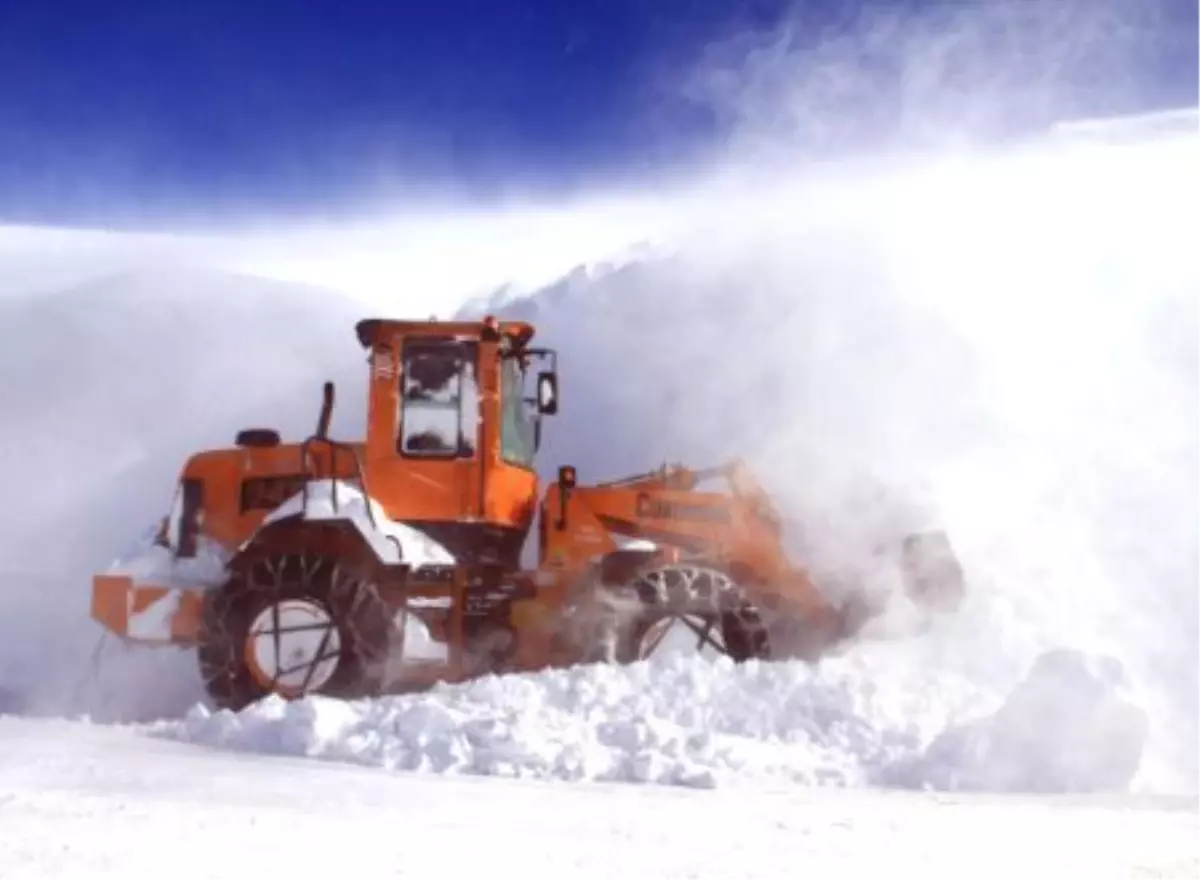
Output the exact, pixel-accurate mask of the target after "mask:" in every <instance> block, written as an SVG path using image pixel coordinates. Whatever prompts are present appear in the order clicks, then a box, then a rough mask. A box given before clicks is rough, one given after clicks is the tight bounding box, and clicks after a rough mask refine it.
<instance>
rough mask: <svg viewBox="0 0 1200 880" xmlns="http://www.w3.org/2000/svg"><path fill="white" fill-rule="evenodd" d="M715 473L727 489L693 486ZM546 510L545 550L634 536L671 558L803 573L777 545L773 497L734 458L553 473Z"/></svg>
mask: <svg viewBox="0 0 1200 880" xmlns="http://www.w3.org/2000/svg"><path fill="white" fill-rule="evenodd" d="M720 477H724V478H725V480H726V482H727V488H728V491H727V492H721V491H700V490H698V489H697V488H696V486H698V485H699V484H700V483H701V482H704V481H706V480H711V479H715V478H720ZM546 510H547V513H548V515H549V516H550V518H551V519H552V520H553V522H552V523H551V524H550V525H549V527H548V532H547V540H548V546H549V548H550V551H551V555H553V554H554V553H558V554H559V555H560V556H562V557H565V558H567V559H568V560H571V561H572V562H574V563H576V564H582V563H583V562H584V561H585V559H586V558H594V556H595V555H597V554H598V553H600V552H604V551H609V550H616V549H621V548H622V547H624V546H626V543H627V541H628V540H634V541H648V542H652V543H653V544H654V545H655V548H656V549H657V550H658V551H659V552H660V553H663V554H666V555H669V556H672V557H674V558H690V557H704V558H705V559H708V560H711V561H713V562H715V563H718V564H723V565H728V566H730V567H735V568H737V569H738V570H739V571H740V572H742V573H743V575H744V576H746V577H749V578H751V579H752V580H754V581H756V582H759V583H764V584H767V583H773V582H779V581H784V580H793V579H795V578H796V577H797V576H799V577H803V576H804V575H803V572H800V571H799V570H797V569H796V568H795V567H794V566H793V565H792V564H791V562H790V560H789V559H788V558H787V555H786V553H785V552H784V550H783V544H782V533H781V527H780V519H779V516H778V514H777V512H776V510H775V507H774V505H773V504H772V503H771V501H770V499H769V498H768V497H767V495H766V493H765V492H763V491H762V489H761V488H760V487H759V486H758V484H757V482H756V481H754V480H753V478H752V477H751V476H750V475H749V472H748V471H747V470H746V469H745V467H744V466H743V465H741V463H740V462H736V461H735V462H732V463H730V464H725V465H721V466H719V467H715V468H706V469H692V468H687V467H683V466H679V465H676V466H672V467H665V468H663V469H661V470H659V471H656V472H651V473H648V474H641V475H638V476H635V477H630V478H626V479H622V480H614V481H611V482H607V483H600V484H596V485H588V486H577V485H574V484H573V482H572V481H563V480H561V479H560V481H559V482H558V483H555V484H553V485H552V486H551V487H550V488H549V490H548V493H547V503H546ZM601 536H604V537H601ZM568 564H569V563H568Z"/></svg>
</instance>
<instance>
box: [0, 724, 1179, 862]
mask: <svg viewBox="0 0 1200 880" xmlns="http://www.w3.org/2000/svg"><path fill="white" fill-rule="evenodd" d="M0 754H3V755H4V760H3V762H0V828H3V829H4V833H3V834H2V835H0V876H3V877H5V878H12V880H26V878H29V880H32V878H39V880H40V878H50V877H70V878H83V877H96V878H100V877H121V878H131V877H134V878H142V877H160V876H162V874H163V872H164V870H167V871H169V872H170V873H171V875H172V876H174V877H179V878H181V880H184V878H186V880H192V878H195V880H201V878H208V877H212V878H226V877H229V876H230V873H231V871H232V872H233V873H234V874H236V875H238V876H259V875H266V874H270V875H271V876H304V877H311V876H343V875H345V874H346V873H347V872H348V871H349V872H352V873H353V875H354V876H355V877H356V878H359V877H361V878H364V880H365V878H374V877H392V878H428V877H477V876H492V875H493V874H495V873H496V872H510V871H519V872H520V873H521V874H522V875H523V876H527V877H534V878H541V877H571V878H578V880H586V878H597V880H609V878H612V877H614V876H634V877H654V878H660V880H674V878H694V877H730V878H763V877H780V876H788V875H791V874H793V873H795V872H797V871H802V872H803V873H804V874H805V875H811V876H820V877H830V878H832V877H862V876H891V875H893V874H894V875H896V876H910V875H914V874H915V875H919V876H921V877H927V878H932V877H963V876H971V877H988V878H990V877H996V878H1007V877H1047V878H1049V877H1095V878H1108V877H1112V878H1117V877H1131V876H1154V877H1194V876H1196V873H1197V871H1198V870H1200V860H1198V852H1197V844H1196V820H1195V813H1194V812H1193V810H1194V803H1192V804H1189V803H1187V802H1177V801H1172V800H1168V799H1144V800H1140V801H1139V800H1132V799H1125V800H1124V801H1122V802H1116V801H1111V800H1104V799H1092V800H1090V801H1078V800H1074V799H1041V800H1036V799H1012V798H1009V799H1003V800H1002V799H996V798H985V797H961V796H960V797H951V796H945V797H940V798H936V799H935V798H928V797H924V796H921V795H915V794H904V793H896V794H892V795H884V796H881V795H878V794H874V793H868V792H861V791H837V792H831V791H824V790H812V789H805V788H802V787H796V786H787V787H773V788H769V789H766V790H764V789H757V790H750V791H742V792H737V791H721V792H720V793H717V792H709V791H695V790H685V789H678V788H676V789H655V788H647V787H645V786H608V785H597V786H579V785H569V784H555V783H544V782H537V781H523V780H508V781H505V780H494V779H493V780H479V779H469V778H468V779H445V778H433V777H421V776H413V775H408V774H391V773H380V772H377V771H371V770H366V769H364V768H360V767H354V766H347V765H344V764H342V765H339V764H331V763H318V762H312V761H303V760H295V759H290V758H270V759H265V760H264V759H261V758H258V757H256V756H249V755H237V754H229V753H224V754H223V753H220V752H213V751H209V750H204V749H196V748H193V747H189V746H184V745H180V744H178V743H171V742H164V741H160V740H151V741H147V740H146V739H145V738H144V737H140V736H137V735H136V734H134V733H131V732H130V731H127V730H121V729H113V728H102V727H96V728H93V727H89V726H87V725H79V724H73V723H66V722H29V721H22V720H15V719H3V718H0Z"/></svg>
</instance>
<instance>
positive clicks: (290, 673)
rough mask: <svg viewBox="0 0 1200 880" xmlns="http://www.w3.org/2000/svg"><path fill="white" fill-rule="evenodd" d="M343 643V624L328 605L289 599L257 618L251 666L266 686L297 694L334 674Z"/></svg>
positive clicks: (249, 641)
mask: <svg viewBox="0 0 1200 880" xmlns="http://www.w3.org/2000/svg"><path fill="white" fill-rule="evenodd" d="M341 647H342V644H341V637H340V635H339V633H338V630H337V627H336V625H335V624H334V622H333V619H332V618H331V617H330V615H329V612H328V611H326V610H325V608H324V607H322V606H321V605H320V604H318V603H316V602H312V601H309V600H305V599H287V600H284V601H282V602H278V603H276V604H273V605H271V606H269V607H267V608H264V609H263V610H262V611H261V612H260V613H259V614H258V616H257V617H255V618H254V621H253V623H251V625H250V631H249V633H248V634H247V636H246V665H247V666H248V667H249V668H250V672H251V673H252V674H253V675H254V677H255V679H257V680H258V682H259V684H260V685H262V686H263V687H264V688H267V689H268V690H271V691H274V692H276V693H278V694H280V695H282V696H284V697H288V698H295V697H299V696H302V695H303V694H306V693H311V692H313V691H316V690H319V689H320V688H321V687H322V686H323V685H325V684H326V683H327V682H328V681H329V680H330V679H331V678H333V674H334V673H335V672H336V671H337V667H338V659H339V655H340V653H341Z"/></svg>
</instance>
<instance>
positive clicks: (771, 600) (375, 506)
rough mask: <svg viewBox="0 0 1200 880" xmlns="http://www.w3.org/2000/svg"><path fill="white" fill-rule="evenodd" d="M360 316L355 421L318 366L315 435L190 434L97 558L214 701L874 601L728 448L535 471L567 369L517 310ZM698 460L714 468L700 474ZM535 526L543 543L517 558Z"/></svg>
mask: <svg viewBox="0 0 1200 880" xmlns="http://www.w3.org/2000/svg"><path fill="white" fill-rule="evenodd" d="M356 332H357V336H358V340H359V342H360V344H361V345H362V346H363V348H364V349H365V350H366V351H367V353H368V358H367V363H368V365H369V378H368V380H367V382H368V394H367V422H368V424H367V426H366V436H365V439H362V440H356V441H354V442H343V441H340V440H336V439H334V438H333V437H331V436H330V434H329V427H330V418H331V412H332V407H333V403H334V388H333V385H332V383H326V384H325V387H324V397H323V401H322V404H321V408H320V412H319V416H318V419H317V427H316V430H315V433H314V434H313V435H311V436H309V437H308V438H306V439H305V440H303V442H299V443H283V442H281V439H280V437H279V435H278V433H277V432H276V431H274V430H270V429H262V428H255V429H248V430H244V431H242V432H240V433H239V434H238V436H237V438H236V442H235V444H234V445H233V446H232V447H230V448H226V449H216V450H208V451H203V452H199V453H198V454H195V455H193V456H192V457H191V458H189V459H188V461H187V462H186V464H185V465H184V468H183V470H182V473H181V475H180V478H179V481H178V485H177V486H176V487H175V497H174V503H173V505H172V507H171V509H170V512H169V513H168V514H167V515H166V516H165V517H163V519H162V521H161V525H160V526H159V528H158V530H157V534H156V537H155V538H154V540H153V542H152V544H151V546H149V547H148V549H147V552H146V553H145V554H143V555H142V556H141V557H139V558H137V559H135V560H133V561H131V562H127V563H119V564H117V565H114V566H113V567H112V569H110V570H109V571H107V572H105V573H103V574H98V575H96V576H95V577H94V579H93V585H92V602H91V614H92V617H93V618H94V619H95V620H96V621H98V622H99V623H100V624H101V626H102V627H104V628H105V630H107V631H108V632H110V633H113V634H115V635H117V636H119V637H120V638H121V639H122V640H124V641H126V642H128V643H132V644H135V645H174V646H180V647H184V648H186V649H188V650H193V651H194V652H195V654H196V657H197V660H198V664H199V670H200V674H201V678H202V679H203V682H204V686H205V688H206V690H207V693H208V695H209V697H210V699H211V700H212V702H213V703H214V704H215V705H216V706H217V707H219V708H229V709H233V710H237V709H240V708H242V707H244V706H247V705H249V704H251V703H253V702H256V701H257V700H259V699H261V698H263V697H265V696H267V695H270V694H277V695H279V696H280V697H282V698H284V699H289V700H290V699H298V698H301V697H303V696H305V695H308V694H321V695H326V696H331V697H338V698H343V699H354V698H361V697H368V696H376V695H380V694H384V693H398V692H404V691H412V690H417V689H422V688H426V687H429V686H431V685H433V684H435V683H437V682H457V681H463V680H466V679H469V678H472V677H475V676H479V675H486V674H501V673H506V672H519V671H533V670H538V669H544V668H547V667H553V666H564V665H573V664H579V663H594V662H609V663H629V662H634V661H638V660H641V659H645V658H648V657H650V656H652V655H653V654H654V652H655V651H656V650H657V648H658V646H659V645H660V644H661V639H662V636H663V635H664V633H665V632H666V631H667V630H668V629H669V628H677V626H678V625H679V624H683V625H684V626H686V627H687V628H688V630H690V633H688V637H689V638H694V639H695V644H696V646H704V647H705V648H710V649H713V650H714V651H716V652H719V653H722V654H726V655H728V656H729V657H731V658H732V659H733V660H734V661H735V662H740V661H745V660H748V659H751V658H759V659H775V658H801V659H805V660H808V661H811V662H816V661H818V660H819V659H820V658H821V656H822V655H823V654H825V653H826V652H827V651H829V650H830V649H831V648H832V647H834V646H836V645H838V644H839V643H842V642H844V641H846V640H847V639H851V638H852V637H853V636H854V635H855V633H856V632H857V631H858V630H859V629H860V628H861V626H862V625H863V623H864V622H865V621H866V620H867V619H869V618H870V617H871V615H872V611H871V609H870V608H869V607H868V606H867V605H866V604H865V603H864V602H862V601H853V600H852V601H849V602H845V603H843V604H840V605H837V606H835V605H833V604H832V603H831V602H830V601H829V600H828V599H826V598H825V597H824V596H823V594H822V592H821V591H820V590H819V589H818V588H817V586H816V585H815V584H814V582H813V580H812V579H811V578H810V576H809V574H808V573H807V572H806V570H805V569H804V568H802V567H798V566H796V565H794V564H793V563H792V562H791V561H790V560H789V559H788V557H787V555H786V554H785V551H784V548H783V541H782V532H781V530H782V526H781V519H780V516H779V514H778V513H777V511H776V509H775V507H774V506H773V503H772V501H771V499H770V498H769V497H768V495H767V494H766V492H765V491H764V490H763V489H762V488H761V486H759V484H758V483H757V482H756V481H755V480H754V478H753V477H752V475H751V474H750V472H749V471H748V469H747V468H746V467H745V466H744V465H743V464H741V463H740V462H738V461H733V462H731V463H729V464H726V465H722V466H720V467H717V468H711V469H705V470H697V469H691V468H687V467H683V466H678V465H674V466H665V465H664V466H663V467H662V468H661V469H659V470H657V471H653V472H650V473H647V474H643V475H639V476H634V477H631V478H628V479H623V480H617V481H613V482H608V483H599V484H593V485H585V484H584V483H581V482H578V481H577V474H576V471H575V469H574V468H573V467H571V466H562V467H559V468H557V479H556V480H555V481H553V482H552V483H551V484H550V485H549V486H547V487H546V489H545V492H544V493H542V492H540V491H539V478H538V473H537V470H536V468H535V456H536V453H537V451H538V448H539V445H540V440H541V430H542V423H543V419H544V417H547V416H552V415H554V414H555V413H557V411H558V404H559V399H558V392H559V382H558V374H557V354H556V352H555V351H553V350H552V349H548V348H538V347H535V346H533V345H532V344H531V343H532V341H533V337H534V334H535V330H534V327H533V326H531V325H530V324H528V323H525V322H520V321H500V320H496V319H495V318H492V317H488V318H485V319H484V320H481V321H471V322H467V321H454V322H440V321H423V322H408V321H397V320H384V319H366V320H362V321H359V322H358V324H357V325H356ZM708 480H723V486H718V487H717V488H715V489H711V490H707V489H706V490H704V491H702V490H701V489H700V488H699V486H700V484H701V483H702V482H705V481H708ZM531 531H535V532H536V559H537V563H536V566H535V567H532V568H523V567H522V560H521V557H522V554H523V551H524V548H525V544H526V539H527V537H528V536H529V533H530V532H531ZM900 558H902V560H903V569H904V572H905V584H906V587H907V590H908V592H909V594H910V596H911V597H913V598H914V600H915V601H916V602H917V603H918V604H919V605H920V606H921V607H925V608H932V609H937V610H942V611H944V610H947V609H952V608H953V607H955V606H956V605H957V603H958V601H959V599H960V597H961V594H962V592H963V578H962V572H961V569H960V567H959V565H958V562H957V560H956V559H955V557H954V554H953V552H952V550H951V548H950V546H949V542H948V541H947V539H946V536H945V535H944V534H943V533H941V532H937V531H932V532H928V533H921V534H914V535H912V536H910V537H908V538H907V539H905V541H904V547H903V549H902V552H901V554H900ZM414 624H419V626H414ZM684 632H688V631H687V630H685V631H684Z"/></svg>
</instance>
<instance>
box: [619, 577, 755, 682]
mask: <svg viewBox="0 0 1200 880" xmlns="http://www.w3.org/2000/svg"><path fill="white" fill-rule="evenodd" d="M617 603H618V604H619V605H624V606H625V608H626V609H629V610H625V611H618V612H617V614H616V619H615V632H614V638H613V639H612V640H611V642H610V644H611V645H612V648H613V654H614V656H613V657H612V660H613V661H615V662H617V663H635V662H637V661H639V660H646V659H649V658H650V657H652V656H654V655H655V654H658V653H659V652H660V650H661V649H662V647H663V644H664V640H665V638H666V637H667V636H668V635H670V631H671V630H673V629H675V630H676V631H677V632H678V633H679V634H680V635H687V633H688V631H689V630H690V636H687V637H688V638H689V639H692V640H694V642H695V651H696V652H697V653H701V654H704V653H715V654H719V655H724V656H727V657H729V658H730V659H732V660H733V661H734V662H737V663H740V662H743V661H746V660H751V659H762V660H767V659H770V657H771V646H770V640H769V639H768V637H767V630H766V627H765V626H764V625H763V619H762V615H761V612H760V611H759V609H758V608H757V607H756V606H755V605H754V604H753V603H752V602H751V601H750V600H749V599H748V598H747V596H746V594H745V592H744V590H743V589H742V588H741V586H740V585H739V584H738V583H737V582H736V581H735V580H734V579H733V578H732V577H731V576H730V575H729V574H728V573H726V572H725V571H722V570H720V569H716V568H710V567H707V566H699V565H688V564H670V565H650V566H648V567H647V568H644V569H642V570H640V571H638V572H636V574H635V575H634V576H633V578H632V579H631V580H630V581H629V583H628V584H627V585H625V586H624V587H623V588H621V590H620V591H619V595H618V597H617Z"/></svg>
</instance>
